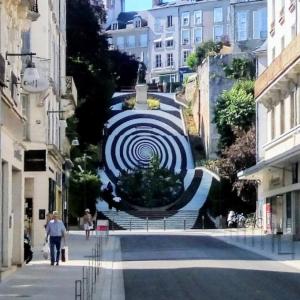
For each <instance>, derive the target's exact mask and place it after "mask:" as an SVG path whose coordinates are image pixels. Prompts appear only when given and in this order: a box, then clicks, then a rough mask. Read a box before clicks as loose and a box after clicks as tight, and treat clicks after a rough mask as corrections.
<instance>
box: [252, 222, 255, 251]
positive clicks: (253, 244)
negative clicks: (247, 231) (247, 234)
mask: <svg viewBox="0 0 300 300" xmlns="http://www.w3.org/2000/svg"><path fill="white" fill-rule="evenodd" d="M251 235H252V240H251V244H252V247H254V246H255V241H254V226H252V229H251Z"/></svg>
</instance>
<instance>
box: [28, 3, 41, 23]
mask: <svg viewBox="0 0 300 300" xmlns="http://www.w3.org/2000/svg"><path fill="white" fill-rule="evenodd" d="M39 16H40V14H39V7H38V0H29V7H28V14H27V18H28V19H29V20H31V21H32V22H34V21H36V20H37V19H38V18H39Z"/></svg>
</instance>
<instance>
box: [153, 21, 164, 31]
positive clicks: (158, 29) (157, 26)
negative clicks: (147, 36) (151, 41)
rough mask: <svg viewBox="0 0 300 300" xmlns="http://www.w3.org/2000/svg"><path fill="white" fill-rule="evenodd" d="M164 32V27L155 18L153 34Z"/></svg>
mask: <svg viewBox="0 0 300 300" xmlns="http://www.w3.org/2000/svg"><path fill="white" fill-rule="evenodd" d="M163 30H164V27H163V25H162V20H161V19H159V18H157V19H155V23H154V31H155V32H162V31H163Z"/></svg>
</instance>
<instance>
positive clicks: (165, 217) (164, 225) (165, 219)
mask: <svg viewBox="0 0 300 300" xmlns="http://www.w3.org/2000/svg"><path fill="white" fill-rule="evenodd" d="M164 231H166V217H164Z"/></svg>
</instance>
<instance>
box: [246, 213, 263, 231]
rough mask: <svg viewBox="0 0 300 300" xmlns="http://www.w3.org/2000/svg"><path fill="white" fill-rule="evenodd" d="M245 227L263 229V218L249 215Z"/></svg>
mask: <svg viewBox="0 0 300 300" xmlns="http://www.w3.org/2000/svg"><path fill="white" fill-rule="evenodd" d="M245 227H246V228H248V227H253V228H262V227H263V222H262V218H257V217H256V215H255V214H251V215H248V217H247V218H246V221H245Z"/></svg>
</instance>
